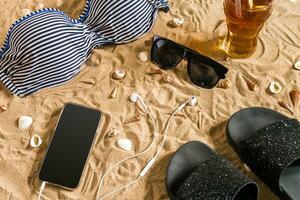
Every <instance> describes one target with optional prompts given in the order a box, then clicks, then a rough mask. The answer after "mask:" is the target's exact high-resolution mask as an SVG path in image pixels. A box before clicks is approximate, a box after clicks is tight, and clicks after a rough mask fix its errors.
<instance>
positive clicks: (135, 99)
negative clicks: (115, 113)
mask: <svg viewBox="0 0 300 200" xmlns="http://www.w3.org/2000/svg"><path fill="white" fill-rule="evenodd" d="M129 100H130V101H131V102H132V103H138V101H139V102H140V103H141V104H142V105H143V107H144V109H145V110H146V112H147V113H148V115H149V116H150V118H151V120H152V122H153V125H154V130H155V134H154V137H153V140H152V142H151V144H150V145H149V146H148V148H146V149H145V150H144V151H142V152H141V153H138V154H136V155H133V156H129V157H127V158H125V159H123V160H121V161H119V162H117V163H116V164H114V165H113V166H111V167H110V168H109V169H108V170H107V171H106V172H105V173H104V175H103V176H102V178H101V180H100V184H99V187H98V192H97V197H96V198H97V200H98V196H99V192H100V189H101V186H102V182H103V179H104V177H105V176H106V175H107V173H108V172H109V171H110V170H111V169H112V168H114V167H115V166H117V165H119V164H121V163H122V162H124V161H127V160H129V159H131V158H134V157H137V156H140V155H142V154H144V153H146V152H147V151H148V150H150V148H151V147H152V144H153V143H154V141H155V138H156V136H157V135H158V134H156V133H157V132H158V129H157V125H156V123H155V120H154V118H153V116H152V114H151V113H150V111H149V109H148V106H147V105H146V103H145V102H144V100H143V98H142V97H141V96H140V95H139V94H138V93H137V92H134V93H132V94H131V95H130V97H129ZM196 104H197V97H195V96H192V97H190V98H189V99H188V100H186V101H185V102H184V103H182V104H181V105H179V107H178V108H177V109H176V110H175V111H174V112H173V113H172V115H171V116H170V117H169V119H168V122H167V124H166V126H165V128H164V130H163V134H162V135H163V139H162V142H161V144H160V146H159V148H158V150H157V151H156V153H155V155H154V156H153V157H152V158H150V159H149V161H148V162H147V164H146V165H145V166H144V168H143V169H142V170H141V171H140V173H139V175H138V177H137V178H136V179H135V180H134V181H131V182H130V183H128V184H126V185H124V186H122V187H120V188H118V189H116V190H114V191H112V192H110V193H108V194H106V195H104V196H102V197H101V198H100V199H99V200H102V199H105V198H106V197H108V196H110V195H112V194H114V193H116V192H118V191H120V190H122V189H124V188H126V187H128V186H130V185H132V184H134V183H136V182H137V181H139V180H140V179H141V178H142V177H144V176H145V174H146V173H147V172H148V171H149V169H150V168H151V166H152V165H153V164H154V163H155V160H156V158H157V157H158V155H159V153H160V152H161V151H162V148H163V146H164V144H165V141H166V138H167V134H168V129H169V126H170V124H171V121H172V119H173V117H174V116H175V115H176V113H177V112H179V111H180V110H182V109H183V108H184V107H185V106H187V105H190V106H195V105H196Z"/></svg>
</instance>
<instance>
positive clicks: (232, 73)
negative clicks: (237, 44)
mask: <svg viewBox="0 0 300 200" xmlns="http://www.w3.org/2000/svg"><path fill="white" fill-rule="evenodd" d="M40 2H41V3H43V4H44V6H45V7H56V8H59V9H61V10H63V11H65V12H66V13H68V14H70V15H71V16H72V17H77V16H79V13H80V12H81V10H82V8H83V5H84V1H83V0H64V1H62V2H61V3H62V5H57V2H56V1H55V0H44V1H40ZM35 3H36V1H34V0H22V1H17V0H2V1H1V2H0V5H1V6H0V11H1V12H0V26H1V29H0V41H1V43H2V42H3V41H4V37H5V34H6V31H7V30H8V29H9V26H10V24H11V23H12V22H14V20H16V19H17V18H18V17H19V16H20V15H21V14H20V13H21V10H22V9H23V8H29V9H31V10H34V9H35ZM170 4H171V6H172V9H171V11H170V12H169V13H167V14H166V13H163V12H160V13H159V16H158V19H157V21H156V23H155V26H154V28H153V30H152V31H151V32H150V33H149V34H147V35H146V36H145V37H143V38H141V39H139V40H137V41H135V42H132V43H129V44H125V45H119V46H112V47H106V48H104V49H98V50H95V51H93V53H92V56H91V58H90V60H89V61H88V62H87V63H86V65H85V67H84V69H83V70H82V71H81V73H80V74H79V75H78V76H76V77H75V78H74V79H73V80H72V81H70V82H68V83H66V84H64V85H62V86H59V87H56V88H51V89H44V90H42V91H39V92H37V93H35V94H33V95H31V96H28V97H26V98H19V97H16V96H12V95H10V93H9V92H8V91H7V90H6V88H5V87H4V86H3V85H0V88H1V89H0V104H3V105H6V106H7V107H8V109H7V110H6V111H5V112H3V113H1V114H0V199H10V200H27V199H36V198H37V196H36V194H35V191H36V190H37V189H38V187H39V186H40V181H39V180H38V178H37V177H36V175H37V173H38V171H39V168H40V167H41V162H42V160H43V158H44V156H45V153H46V150H47V147H48V144H49V141H50V139H51V137H52V135H53V131H54V127H55V124H56V122H57V120H58V117H59V113H60V111H61V109H62V108H63V106H64V104H65V103H66V102H75V103H79V104H83V105H86V106H90V107H94V108H98V109H100V110H102V111H103V114H104V115H103V116H104V117H103V120H102V123H101V125H100V128H99V131H98V133H97V135H98V136H97V138H96V142H95V146H94V148H93V150H92V152H91V155H90V158H89V160H88V163H87V166H86V170H85V171H84V174H83V176H82V179H81V183H80V185H79V187H78V189H76V190H74V191H67V190H63V189H60V188H58V187H54V186H50V185H49V186H47V187H46V189H45V191H44V194H45V195H46V196H47V197H48V198H49V199H52V200H57V199H86V200H88V199H95V195H96V190H97V187H98V185H99V179H100V177H101V175H102V174H103V172H104V170H106V169H107V168H108V167H110V166H111V165H112V164H114V163H116V162H117V161H119V160H120V159H122V158H125V157H127V156H129V155H133V154H134V153H138V152H140V151H142V150H143V149H145V148H146V147H147V146H148V145H149V144H150V142H151V131H152V125H151V123H150V120H149V119H148V118H147V117H146V116H144V115H143V117H142V119H141V121H139V122H135V123H130V124H127V125H123V122H124V121H125V120H127V119H128V118H130V117H132V116H134V115H135V114H136V112H137V108H136V107H135V106H134V104H132V103H130V102H129V101H128V97H129V96H130V94H131V93H132V92H134V91H137V92H138V93H140V94H141V96H142V97H143V98H144V100H145V102H146V103H147V104H148V106H149V107H150V110H151V112H152V113H153V115H154V116H155V118H156V119H157V121H158V126H159V129H160V130H161V129H162V128H163V127H164V125H165V123H166V121H167V118H168V117H169V113H171V112H172V111H173V110H174V109H175V108H176V107H177V106H178V105H179V104H180V103H181V102H183V101H185V100H186V99H187V98H188V97H189V96H191V95H195V96H197V97H198V98H199V104H198V105H197V106H195V107H187V108H185V109H184V111H183V112H182V113H181V115H180V116H177V117H176V118H175V120H174V121H173V123H172V126H171V129H170V132H169V133H170V134H169V136H168V138H167V142H166V144H165V145H164V147H163V151H162V154H161V155H160V157H159V158H158V160H157V162H156V163H155V165H154V167H153V168H152V169H151V170H150V172H149V173H148V174H147V175H146V176H145V177H144V178H143V179H142V180H141V181H140V182H139V183H138V184H135V185H134V186H132V187H129V188H127V189H126V190H125V191H122V192H120V193H117V194H116V195H113V196H112V198H111V199H118V200H119V199H130V200H134V199H136V200H138V199H147V200H150V199H154V200H160V199H168V195H167V193H166V188H165V174H166V167H167V165H168V162H169V160H170V156H171V155H172V153H173V152H174V151H175V150H176V149H177V148H179V147H180V146H181V145H182V144H184V143H186V142H187V141H191V140H198V141H202V142H205V143H207V144H208V145H209V146H211V147H212V148H214V149H215V150H216V151H217V152H218V153H220V154H222V155H224V156H225V157H226V158H227V159H229V160H230V161H231V162H232V163H233V164H234V166H236V167H237V168H239V169H240V170H242V171H243V172H244V173H245V174H246V175H249V176H250V177H251V178H253V179H254V180H255V181H257V182H258V183H259V185H260V187H261V192H260V194H261V195H260V196H261V198H260V199H262V200H277V199H278V198H277V197H276V196H275V195H274V194H273V193H272V192H271V191H270V190H269V189H268V188H267V187H266V186H265V185H264V184H263V183H262V182H261V181H260V180H259V179H258V178H257V177H256V176H255V175H254V174H252V173H251V172H248V171H247V170H246V169H245V168H244V166H243V164H242V163H241V161H240V159H239V158H238V156H237V154H236V153H234V151H233V149H232V148H231V147H230V146H229V145H228V143H227V141H226V137H225V127H226V122H227V120H228V118H229V117H230V115H232V114H233V113H234V112H236V111H238V110H240V109H242V108H245V107H248V106H265V107H269V108H272V109H275V110H277V111H279V112H281V113H283V114H285V115H288V116H290V117H296V118H298V119H300V107H299V106H300V105H298V106H297V107H295V108H293V111H294V112H295V115H291V114H290V113H289V112H288V111H286V110H285V109H283V108H281V107H280V106H279V105H278V101H280V100H285V101H287V102H288V103H289V105H291V102H290V99H289V97H288V93H289V92H290V91H291V90H292V89H294V88H295V87H297V86H299V84H300V72H299V71H296V70H293V69H292V65H293V63H294V61H295V60H296V59H297V57H299V56H300V49H299V47H300V46H299V44H300V37H299V35H300V25H299V20H300V14H299V13H300V4H299V1H288V0H286V1H280V2H279V1H278V3H277V4H276V6H275V9H274V12H273V14H272V16H271V18H270V20H269V21H268V22H267V24H266V26H265V27H264V28H263V30H262V32H261V34H260V37H259V43H258V48H257V50H256V52H255V54H254V55H253V56H251V57H250V58H249V59H244V60H234V59H224V54H223V53H222V52H220V51H218V50H217V49H216V48H215V44H217V43H218V42H220V40H219V39H218V38H219V37H222V36H224V34H225V32H226V25H225V22H224V18H225V17H224V14H223V11H222V0H201V1H197V0H170ZM172 16H177V17H181V18H183V19H184V20H185V23H184V25H183V27H179V28H175V29H174V28H170V27H168V26H166V24H167V23H168V21H169V20H170V19H171V18H172ZM154 34H158V35H162V36H165V37H168V38H171V39H174V40H175V41H177V42H180V43H182V44H185V45H188V46H190V47H193V48H194V49H196V50H199V51H201V52H202V53H204V54H207V55H210V56H213V57H214V58H215V59H217V60H218V61H220V62H222V63H223V64H224V65H225V66H227V67H228V68H229V69H230V70H229V73H228V75H227V80H228V81H229V82H230V83H231V86H230V88H229V89H220V88H214V89H211V90H206V89H201V88H196V87H194V86H193V85H192V84H190V81H189V80H188V78H187V75H186V63H185V62H182V63H181V64H180V65H179V66H178V67H177V68H176V69H175V70H172V71H165V72H163V75H148V74H147V73H146V72H147V71H148V70H149V69H150V68H151V67H154V65H153V64H152V63H151V62H147V63H141V62H140V61H139V60H138V59H137V54H138V53H139V52H141V51H148V52H149V49H150V46H149V40H150V39H151V37H152V36H153V35H154ZM116 68H123V69H124V70H126V72H127V75H126V78H125V79H124V80H122V81H116V80H112V79H111V78H110V74H111V71H112V70H114V69H116ZM164 75H170V76H171V77H172V78H173V83H172V84H166V83H164V82H163V81H162V77H163V76H164ZM243 75H244V76H247V77H248V78H250V79H251V80H252V81H254V82H256V83H257V85H258V88H257V90H256V91H255V92H252V91H250V90H249V88H248V87H247V84H246V82H245V80H244V79H243V78H242V76H243ZM91 79H93V80H94V81H95V84H93V85H90V84H86V83H83V81H89V80H91ZM273 80H276V81H278V82H280V83H281V84H282V85H283V90H282V92H281V93H280V94H277V95H270V94H268V92H267V87H268V85H269V83H270V82H271V81H273ZM116 86H117V87H118V88H119V90H118V95H117V98H116V99H110V98H109V95H110V93H111V91H112V90H113V89H114V88H115V87H116ZM21 115H29V116H32V117H33V119H34V121H33V125H32V127H31V128H30V129H29V130H26V131H20V130H19V129H18V128H17V126H16V122H17V119H18V117H19V116H21ZM112 128H116V129H117V130H118V132H119V134H118V135H117V136H116V137H112V138H107V137H105V135H106V133H107V132H108V131H109V130H110V129H112ZM34 134H38V135H40V136H41V138H42V139H43V144H42V145H41V146H40V147H39V148H35V149H33V148H31V147H30V146H29V140H30V137H31V136H32V135H34ZM120 138H129V139H130V140H132V142H133V146H134V148H133V149H132V150H131V151H130V152H125V151H123V150H120V149H119V148H118V147H117V146H116V141H117V139H120ZM155 150H156V148H152V149H151V150H150V151H149V152H148V153H147V154H146V155H144V156H140V157H138V158H135V159H131V160H130V161H128V162H126V163H123V164H122V165H121V166H119V167H116V168H115V169H114V170H113V171H112V173H110V174H109V175H108V177H107V178H106V179H105V183H104V188H103V189H102V191H101V194H106V193H107V192H110V191H112V190H113V189H114V188H116V187H119V186H122V185H124V184H126V183H128V182H129V181H131V180H133V179H135V178H136V176H137V174H138V173H139V171H140V170H141V168H142V167H143V166H144V164H145V162H146V161H147V160H148V159H149V158H150V157H151V156H152V155H154V153H155ZM108 199H109V198H108Z"/></svg>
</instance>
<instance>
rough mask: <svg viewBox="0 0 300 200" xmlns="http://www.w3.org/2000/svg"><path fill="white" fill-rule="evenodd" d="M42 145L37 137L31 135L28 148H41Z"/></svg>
mask: <svg viewBox="0 0 300 200" xmlns="http://www.w3.org/2000/svg"><path fill="white" fill-rule="evenodd" d="M42 143H43V141H42V139H41V137H40V136H39V135H33V136H32V137H31V138H30V146H31V147H33V148H36V147H39V146H41V144H42Z"/></svg>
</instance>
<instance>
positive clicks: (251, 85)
mask: <svg viewBox="0 0 300 200" xmlns="http://www.w3.org/2000/svg"><path fill="white" fill-rule="evenodd" d="M243 78H244V80H245V81H246V83H247V86H248V88H249V90H251V91H255V90H256V88H257V84H256V83H255V82H254V81H252V80H250V79H249V78H247V77H246V76H243Z"/></svg>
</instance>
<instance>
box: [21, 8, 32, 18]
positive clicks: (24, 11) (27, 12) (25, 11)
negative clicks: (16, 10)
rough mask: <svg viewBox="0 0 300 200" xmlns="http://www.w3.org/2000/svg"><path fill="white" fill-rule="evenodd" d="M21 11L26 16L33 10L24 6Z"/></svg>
mask: <svg viewBox="0 0 300 200" xmlns="http://www.w3.org/2000/svg"><path fill="white" fill-rule="evenodd" d="M21 13H22V15H23V16H25V15H29V14H30V13H31V11H30V10H29V9H28V8H23V9H22V10H21Z"/></svg>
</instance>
